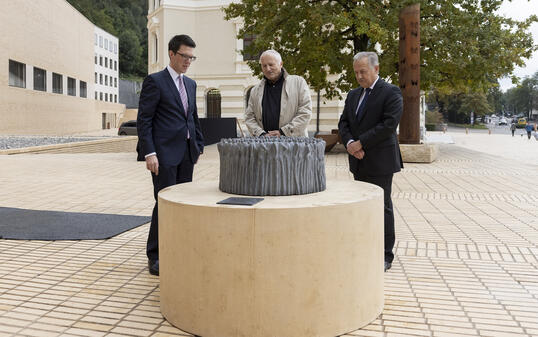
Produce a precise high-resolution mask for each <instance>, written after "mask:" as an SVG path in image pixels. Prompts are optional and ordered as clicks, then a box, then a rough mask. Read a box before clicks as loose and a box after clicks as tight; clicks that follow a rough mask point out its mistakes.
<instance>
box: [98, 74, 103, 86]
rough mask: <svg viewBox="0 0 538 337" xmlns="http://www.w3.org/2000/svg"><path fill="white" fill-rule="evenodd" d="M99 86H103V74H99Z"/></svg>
mask: <svg viewBox="0 0 538 337" xmlns="http://www.w3.org/2000/svg"><path fill="white" fill-rule="evenodd" d="M99 84H103V74H99Z"/></svg>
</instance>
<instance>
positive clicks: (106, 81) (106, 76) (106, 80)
mask: <svg viewBox="0 0 538 337" xmlns="http://www.w3.org/2000/svg"><path fill="white" fill-rule="evenodd" d="M105 85H108V75H105Z"/></svg>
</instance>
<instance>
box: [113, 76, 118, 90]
mask: <svg viewBox="0 0 538 337" xmlns="http://www.w3.org/2000/svg"><path fill="white" fill-rule="evenodd" d="M117 87H118V78H117V77H114V88H117Z"/></svg>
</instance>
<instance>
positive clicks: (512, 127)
mask: <svg viewBox="0 0 538 337" xmlns="http://www.w3.org/2000/svg"><path fill="white" fill-rule="evenodd" d="M510 131H512V137H514V133H515V132H516V123H514V122H512V124H511V125H510Z"/></svg>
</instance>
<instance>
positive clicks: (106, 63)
mask: <svg viewBox="0 0 538 337" xmlns="http://www.w3.org/2000/svg"><path fill="white" fill-rule="evenodd" d="M105 68H108V57H105Z"/></svg>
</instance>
